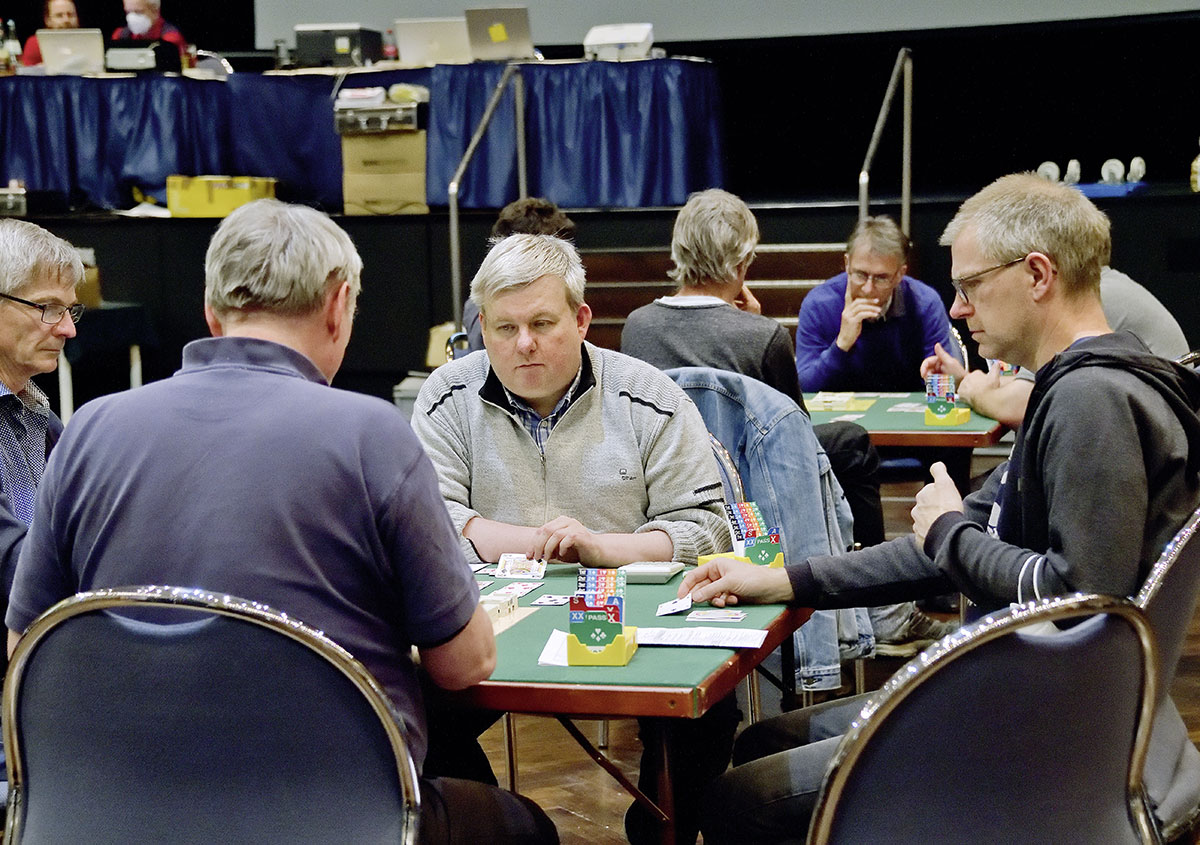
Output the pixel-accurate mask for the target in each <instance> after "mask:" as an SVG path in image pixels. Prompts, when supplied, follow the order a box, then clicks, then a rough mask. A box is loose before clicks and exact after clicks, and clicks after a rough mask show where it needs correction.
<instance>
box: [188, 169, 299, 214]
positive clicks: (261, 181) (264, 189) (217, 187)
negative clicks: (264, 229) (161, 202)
mask: <svg viewBox="0 0 1200 845" xmlns="http://www.w3.org/2000/svg"><path fill="white" fill-rule="evenodd" d="M274 196H275V180H274V179H270V178H267V177H263V176H178V175H175V176H168V177H167V209H168V210H169V211H170V212H171V216H172V217H226V216H228V215H229V213H230V212H231V211H233V210H234V209H235V208H237V207H238V206H239V205H245V204H246V203H248V202H252V201H254V200H261V199H270V198H273V197H274Z"/></svg>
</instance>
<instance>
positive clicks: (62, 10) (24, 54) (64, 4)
mask: <svg viewBox="0 0 1200 845" xmlns="http://www.w3.org/2000/svg"><path fill="white" fill-rule="evenodd" d="M42 22H43V23H44V24H45V25H46V29H78V28H79V13H78V12H77V11H75V3H74V0H46V2H45V3H44V4H42ZM41 63H42V48H41V45H39V44H38V39H37V33H34V34H33V35H31V36H29V37H28V38H27V39H25V47H24V48H23V49H22V50H21V64H23V65H26V66H27V67H31V66H33V65H40V64H41Z"/></svg>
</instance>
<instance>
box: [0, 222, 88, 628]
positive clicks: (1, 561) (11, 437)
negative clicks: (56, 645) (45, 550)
mask: <svg viewBox="0 0 1200 845" xmlns="http://www.w3.org/2000/svg"><path fill="white" fill-rule="evenodd" d="M82 281H83V264H82V263H81V262H80V260H79V255H78V253H77V252H76V251H75V248H74V247H72V246H71V245H70V244H69V243H67V242H66V241H64V240H63V239H62V238H59V237H56V236H55V235H52V234H51V233H50V232H47V231H46V230H45V229H43V228H41V227H40V226H35V225H34V224H32V223H27V222H25V221H24V220H14V219H11V218H4V219H0V578H3V592H2V595H0V602H3V605H4V606H5V607H7V604H8V593H9V589H10V588H11V586H12V578H13V570H14V568H15V567H16V563H17V555H18V553H19V552H20V549H21V543H22V541H23V540H24V538H25V532H26V529H27V527H28V525H29V523H30V522H31V521H32V520H33V503H34V498H35V493H36V491H37V487H38V483H39V482H40V481H41V479H42V471H43V470H44V469H45V466H46V458H47V457H48V456H49V454H50V450H51V448H53V446H54V444H55V443H56V442H57V441H58V436H59V435H60V434H61V433H62V428H63V426H62V422H61V421H59V419H58V417H57V416H55V414H54V412H53V411H51V410H50V403H49V401H47V399H46V394H44V393H43V392H42V391H41V390H40V389H39V388H38V386H37V385H36V384H34V383H33V381H32V380H31V379H32V378H33V376H35V375H38V374H39V373H50V372H53V371H54V368H55V367H57V366H58V356H59V354H60V353H61V352H62V350H63V345H64V344H65V343H66V342H67V340H68V338H72V337H74V336H75V323H77V322H78V321H79V318H80V317H81V316H82V315H83V306H82V305H80V304H79V303H78V300H77V299H76V298H75V287H76V285H78V284H79V283H80V282H82Z"/></svg>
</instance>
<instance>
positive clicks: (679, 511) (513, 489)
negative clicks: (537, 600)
mask: <svg viewBox="0 0 1200 845" xmlns="http://www.w3.org/2000/svg"><path fill="white" fill-rule="evenodd" d="M583 346H584V351H583V367H584V373H583V377H582V378H581V379H580V383H579V386H578V387H577V388H576V392H575V397H574V399H573V400H572V403H571V406H570V407H569V408H568V409H567V411H566V413H565V414H564V415H563V416H562V418H561V419H560V420H559V421H558V424H557V425H556V426H555V427H554V430H553V431H552V432H551V433H550V436H549V438H548V439H547V440H546V446H545V454H544V455H543V454H541V453H540V452H539V450H538V447H537V445H536V444H535V443H534V441H533V438H532V437H531V436H530V435H529V432H528V431H526V429H525V427H524V426H523V425H521V423H520V421H519V420H518V418H517V417H516V416H515V415H514V414H513V412H512V411H511V409H510V408H509V405H508V401H507V398H506V397H505V394H504V391H503V389H502V388H501V385H500V381H499V379H498V378H497V377H496V376H495V374H494V373H493V372H492V368H491V365H490V364H489V362H488V357H487V352H486V351H483V352H475V353H472V354H470V355H468V356H466V357H465V358H460V359H459V360H457V361H453V362H451V363H448V364H446V365H444V366H442V367H439V368H438V369H437V370H435V371H434V373H433V374H432V375H431V376H430V377H429V379H428V380H427V381H426V382H425V385H424V387H422V388H421V392H420V394H419V395H418V396H417V401H416V405H415V407H414V410H413V420H412V423H413V429H414V430H415V431H416V433H417V436H418V437H419V438H420V440H421V442H422V444H424V446H425V450H426V452H428V453H429V457H430V458H431V459H432V460H433V464H434V467H436V469H437V472H438V483H439V484H440V486H441V491H442V497H443V498H444V499H445V500H446V507H447V508H448V509H449V511H450V517H451V519H452V520H453V522H454V526H455V528H456V529H457V530H458V532H459V534H460V535H461V533H462V530H463V528H464V526H465V525H466V524H467V522H468V521H469V520H470V519H471V518H472V517H474V516H482V517H484V518H486V519H494V520H497V521H499V522H506V523H508V524H510V525H523V526H538V525H542V524H543V523H545V522H547V521H549V520H551V519H554V518H555V517H557V516H562V515H565V516H570V517H574V518H575V519H578V520H579V521H580V522H582V523H583V524H584V525H585V526H586V527H587V528H588V529H589V530H590V531H593V532H597V533H607V532H620V533H635V532H643V531H653V530H660V531H665V532H666V533H667V534H668V535H670V537H671V540H672V542H673V543H674V547H675V550H674V558H675V560H680V561H685V562H688V563H694V562H695V559H696V556H697V555H701V554H709V553H710V552H714V551H721V550H725V549H727V548H728V547H729V545H728V544H729V533H728V528H727V527H726V521H725V519H724V516H723V510H722V507H723V502H724V499H723V497H722V494H721V482H720V479H719V477H718V475H717V467H716V462H715V461H714V459H713V456H712V451H711V449H710V447H709V445H708V433H707V430H706V429H705V427H704V422H703V420H701V418H700V414H699V412H698V411H697V410H696V407H695V405H693V404H692V402H691V400H690V399H688V398H687V396H686V395H685V394H684V393H683V391H682V390H680V389H679V388H678V387H676V386H675V383H674V382H672V381H671V380H670V379H669V378H667V377H666V376H665V375H663V374H662V373H661V372H659V371H658V370H657V369H655V368H654V367H651V366H650V365H649V364H645V363H643V362H641V361H638V360H635V359H633V358H630V357H629V356H627V355H622V354H620V353H619V352H613V351H611V350H607V349H600V348H598V347H596V346H593V345H592V344H590V343H585V344H584V345H583ZM462 543H463V550H464V553H465V554H466V555H467V558H468V560H473V561H474V560H478V559H479V558H478V555H477V554H476V553H475V549H474V548H473V547H472V545H471V544H470V543H469V542H468V541H467V540H465V539H464V540H463V541H462Z"/></svg>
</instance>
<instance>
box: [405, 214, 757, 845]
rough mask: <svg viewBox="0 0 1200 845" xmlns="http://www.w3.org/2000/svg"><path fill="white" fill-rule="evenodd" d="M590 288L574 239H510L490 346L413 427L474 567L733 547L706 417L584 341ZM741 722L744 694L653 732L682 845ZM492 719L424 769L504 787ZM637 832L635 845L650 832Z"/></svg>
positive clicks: (432, 395) (484, 306)
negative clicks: (485, 733) (487, 752)
mask: <svg viewBox="0 0 1200 845" xmlns="http://www.w3.org/2000/svg"><path fill="white" fill-rule="evenodd" d="M583 288H584V271H583V265H582V263H581V262H580V260H579V255H578V254H577V253H576V252H575V248H574V247H573V246H572V245H571V244H570V243H569V242H567V241H564V240H561V239H559V238H555V237H551V236H548V235H512V236H510V237H508V238H505V239H504V240H502V241H500V242H499V243H497V244H496V246H494V247H493V248H492V250H491V251H490V252H489V253H488V256H487V258H485V259H484V262H483V264H482V266H481V267H480V268H479V272H478V273H477V274H476V276H475V279H474V281H472V283H471V298H472V299H474V300H475V301H476V302H477V303H479V305H480V309H481V316H480V319H481V323H482V326H483V339H484V344H485V346H486V350H485V351H482V352H475V353H472V354H470V355H468V356H466V357H465V358H462V359H460V360H457V361H454V362H451V363H449V364H446V365H445V366H443V367H440V368H438V369H437V370H436V371H435V372H434V373H433V374H432V375H431V376H430V377H429V379H428V380H427V381H426V383H425V385H424V387H422V388H421V392H420V394H419V395H418V396H417V401H416V406H415V408H414V410H413V429H414V430H415V431H416V433H417V436H418V437H419V438H420V440H421V442H422V443H423V444H424V446H425V449H426V451H427V452H428V453H429V456H430V458H431V459H432V460H433V464H434V466H435V467H436V468H437V471H438V482H439V484H440V486H441V491H442V496H443V498H444V499H445V501H446V507H447V508H448V509H449V511H450V517H451V519H452V521H453V523H454V527H455V529H456V530H457V531H458V532H459V534H460V536H461V538H462V543H463V549H464V552H465V553H466V555H467V557H468V558H469V559H471V560H485V561H494V560H497V559H498V558H499V556H500V555H501V554H502V553H505V552H523V553H525V554H526V555H528V556H529V557H534V558H546V559H547V560H550V559H553V560H561V561H567V562H576V561H577V562H579V563H581V564H584V565H587V566H620V565H621V564H624V563H630V562H632V561H637V560H679V561H684V562H686V563H695V561H696V557H697V555H702V554H708V553H710V552H714V551H723V550H726V549H728V548H729V532H728V528H727V522H726V520H725V518H724V515H723V513H724V511H723V506H724V497H723V495H722V491H721V482H720V478H719V476H718V475H717V466H716V462H715V460H714V459H713V457H712V452H711V449H710V447H709V445H708V432H707V430H706V429H705V427H704V422H703V420H702V419H701V418H700V413H699V412H698V411H697V410H696V407H695V405H693V404H692V402H691V400H690V399H688V398H687V396H686V394H684V392H683V391H682V390H680V389H679V388H678V387H676V385H675V383H674V382H673V381H671V379H669V378H668V377H667V376H665V375H663V374H662V373H661V372H659V371H658V370H657V369H656V368H654V367H652V366H650V365H649V364H646V363H644V362H642V361H638V360H636V359H634V358H630V357H628V356H626V355H622V354H620V353H618V352H613V351H611V350H607V349H600V348H598V347H596V346H593V345H591V344H590V343H586V342H584V337H585V336H586V334H587V329H588V324H589V323H590V321H591V309H590V308H588V306H587V304H586V303H584V301H583ZM431 709H432V708H431ZM739 719H740V714H739V713H738V711H737V706H736V702H735V700H734V697H733V696H732V695H731V696H728V697H727V698H726V699H724V700H723V701H721V702H718V704H717V705H716V706H714V707H713V708H712V709H711V710H709V712H708V713H707V714H705V716H704V717H702V718H700V719H697V720H694V721H692V720H683V719H665V720H645V719H644V720H642V728H643V731H645V730H646V729H647V728H651V727H652V728H655V729H660V728H661V729H665V730H668V731H669V734H668V741H669V745H670V747H671V752H670V753H671V766H670V768H671V771H672V773H673V775H674V778H673V781H674V793H675V796H676V805H675V809H676V818H675V821H676V830H677V836H676V841H677V842H685V841H691V842H695V840H696V833H697V829H698V821H697V814H698V807H697V806H696V804H697V801H698V796H699V794H700V792H701V791H702V789H701V788H702V787H703V785H704V784H705V783H706V782H707V781H709V780H711V779H712V778H714V777H715V776H716V775H717V774H719V773H720V772H721V771H723V770H724V769H725V767H726V765H727V764H728V761H729V754H730V751H731V748H732V743H733V734H734V731H735V730H736V727H737V724H738V721H739ZM492 720H494V717H492ZM488 723H490V720H489V718H487V717H486V716H485V717H484V718H479V717H475V716H471V715H460V714H455V715H453V716H452V717H447V719H446V721H444V722H440V723H439V721H438V720H437V719H435V720H434V723H433V724H431V728H430V757H429V762H428V763H427V768H429V766H430V765H432V766H434V767H435V770H438V771H440V773H441V774H443V775H449V774H450V773H454V774H455V775H456V776H460V777H473V778H476V779H480V780H487V781H489V782H494V781H493V780H492V779H493V778H494V775H493V774H492V772H491V767H490V765H488V763H487V761H486V758H484V757H483V756H482V753H481V752H479V751H478V744H477V743H476V742H475V737H476V736H477V730H482V729H483V728H486V726H487V724H488ZM667 723H671V724H670V725H668V724H667ZM675 723H679V724H675ZM683 723H686V724H683ZM643 736H645V734H644V733H643ZM655 760H656V757H655V756H654V755H644V756H643V767H642V772H641V778H640V785H641V786H642V788H643V791H647V792H650V793H651V794H653V793H654V791H655V788H654V784H655V781H656V771H655V768H656V767H655V766H654V765H648V764H651V763H653V762H654V761H655ZM443 765H444V766H447V767H448V768H446V769H445V770H439V769H437V768H436V767H439V766H443ZM634 815H636V814H634ZM635 827H637V828H638V829H637V830H635V829H634V828H631V834H630V835H631V837H633V838H634V839H636V840H639V841H640V839H641V835H640V834H641V833H643V832H644V833H651V832H650V831H643V830H642V829H641V826H640V825H635Z"/></svg>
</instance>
